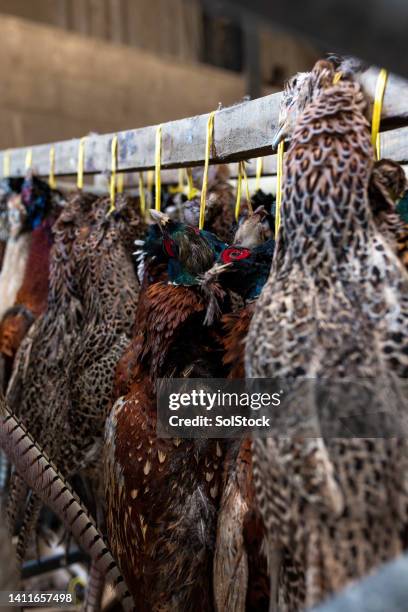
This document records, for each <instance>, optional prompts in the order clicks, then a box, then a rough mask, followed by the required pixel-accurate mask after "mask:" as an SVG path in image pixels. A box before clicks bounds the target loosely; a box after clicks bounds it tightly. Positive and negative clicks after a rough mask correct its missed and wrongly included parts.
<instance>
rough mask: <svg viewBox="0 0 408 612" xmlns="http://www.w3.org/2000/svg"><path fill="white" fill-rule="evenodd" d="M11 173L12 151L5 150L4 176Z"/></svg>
mask: <svg viewBox="0 0 408 612" xmlns="http://www.w3.org/2000/svg"><path fill="white" fill-rule="evenodd" d="M10 174H11V155H10V151H5V152H4V154H3V178H7V177H9V176H10Z"/></svg>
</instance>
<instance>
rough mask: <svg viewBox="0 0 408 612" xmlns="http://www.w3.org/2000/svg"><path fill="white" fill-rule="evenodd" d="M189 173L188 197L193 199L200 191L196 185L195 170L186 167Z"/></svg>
mask: <svg viewBox="0 0 408 612" xmlns="http://www.w3.org/2000/svg"><path fill="white" fill-rule="evenodd" d="M186 175H187V198H188V199H189V200H192V199H193V198H194V197H195V196H196V195H197V193H198V191H197V189H196V188H195V187H194V181H193V171H192V170H191V168H186Z"/></svg>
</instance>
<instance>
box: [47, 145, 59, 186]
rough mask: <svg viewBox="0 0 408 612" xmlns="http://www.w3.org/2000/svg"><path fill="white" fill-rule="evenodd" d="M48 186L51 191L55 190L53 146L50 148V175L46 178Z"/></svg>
mask: <svg viewBox="0 0 408 612" xmlns="http://www.w3.org/2000/svg"><path fill="white" fill-rule="evenodd" d="M48 184H49V186H50V187H51V189H56V188H57V181H56V178H55V145H52V146H51V148H50V175H49V177H48Z"/></svg>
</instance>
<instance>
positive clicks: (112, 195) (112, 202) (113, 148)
mask: <svg viewBox="0 0 408 612" xmlns="http://www.w3.org/2000/svg"><path fill="white" fill-rule="evenodd" d="M117 165H118V137H117V136H116V135H115V136H114V137H113V138H112V145H111V176H110V190H109V193H110V208H109V210H108V215H110V214H112V213H113V212H114V210H115V198H116V168H117Z"/></svg>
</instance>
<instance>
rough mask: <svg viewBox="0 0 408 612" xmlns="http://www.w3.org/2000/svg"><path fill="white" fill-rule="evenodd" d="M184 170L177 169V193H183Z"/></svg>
mask: <svg viewBox="0 0 408 612" xmlns="http://www.w3.org/2000/svg"><path fill="white" fill-rule="evenodd" d="M184 173H185V172H184V168H179V171H178V185H177V189H178V192H179V193H184Z"/></svg>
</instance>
